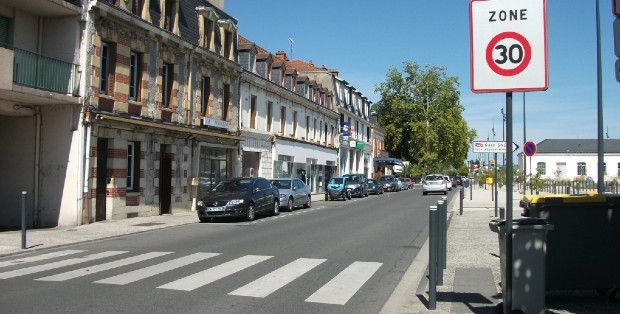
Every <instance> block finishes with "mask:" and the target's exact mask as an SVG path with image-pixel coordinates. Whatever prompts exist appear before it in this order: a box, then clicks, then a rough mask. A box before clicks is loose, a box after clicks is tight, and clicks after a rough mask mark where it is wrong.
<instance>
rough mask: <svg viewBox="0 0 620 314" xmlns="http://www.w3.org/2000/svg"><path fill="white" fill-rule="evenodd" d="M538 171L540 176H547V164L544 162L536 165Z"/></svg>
mask: <svg viewBox="0 0 620 314" xmlns="http://www.w3.org/2000/svg"><path fill="white" fill-rule="evenodd" d="M536 171H538V173H539V174H540V175H543V176H544V175H546V174H547V164H546V163H544V162H539V163H537V164H536Z"/></svg>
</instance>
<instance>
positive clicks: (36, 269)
mask: <svg viewBox="0 0 620 314" xmlns="http://www.w3.org/2000/svg"><path fill="white" fill-rule="evenodd" d="M127 252H128V251H106V252H101V253H96V254H91V255H87V256H84V257H76V258H71V259H67V260H64V261H58V262H54V263H49V264H43V265H37V266H32V267H27V268H21V269H16V270H12V271H7V272H4V273H0V279H8V278H14V277H19V276H24V275H29V274H34V273H39V272H42V271H46V270H52V269H56V268H61V267H65V266H71V265H76V264H80V263H86V262H90V261H94V260H97V259H100V258H106V257H110V256H115V255H119V254H124V253H127Z"/></svg>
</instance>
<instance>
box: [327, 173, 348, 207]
mask: <svg viewBox="0 0 620 314" xmlns="http://www.w3.org/2000/svg"><path fill="white" fill-rule="evenodd" d="M346 181H347V180H346V178H343V177H332V178H331V179H329V182H327V188H326V189H325V200H326V201H327V200H330V201H333V200H334V199H342V200H343V201H346V200H347V199H351V193H350V191H349V189H347V186H346Z"/></svg>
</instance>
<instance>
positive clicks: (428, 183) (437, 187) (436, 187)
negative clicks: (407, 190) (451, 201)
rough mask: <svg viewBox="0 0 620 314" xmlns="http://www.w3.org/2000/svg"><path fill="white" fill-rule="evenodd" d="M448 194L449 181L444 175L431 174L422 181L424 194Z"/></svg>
mask: <svg viewBox="0 0 620 314" xmlns="http://www.w3.org/2000/svg"><path fill="white" fill-rule="evenodd" d="M437 192H440V193H443V194H448V183H447V180H446V178H445V176H444V175H441V174H429V175H427V176H426V177H424V180H423V181H422V195H426V194H428V193H437Z"/></svg>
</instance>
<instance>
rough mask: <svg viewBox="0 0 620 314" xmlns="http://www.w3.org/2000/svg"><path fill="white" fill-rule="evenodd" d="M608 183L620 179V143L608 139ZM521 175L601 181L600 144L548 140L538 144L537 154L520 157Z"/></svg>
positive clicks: (606, 154) (588, 140) (604, 170)
mask: <svg viewBox="0 0 620 314" xmlns="http://www.w3.org/2000/svg"><path fill="white" fill-rule="evenodd" d="M603 147H604V151H605V156H604V163H605V164H604V168H603V172H604V174H605V180H613V179H616V178H617V177H618V176H619V175H620V139H605V140H604V142H603ZM518 158H519V172H520V173H523V171H524V158H526V160H525V167H526V169H525V171H526V174H530V173H531V174H533V175H534V174H536V171H537V169H538V171H540V172H541V178H543V179H571V180H572V179H575V178H579V177H585V178H592V180H594V181H598V141H597V140H596V139H546V140H543V141H542V142H540V143H538V144H536V153H535V154H534V156H532V157H527V156H525V155H524V154H523V153H519V155H518Z"/></svg>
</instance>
